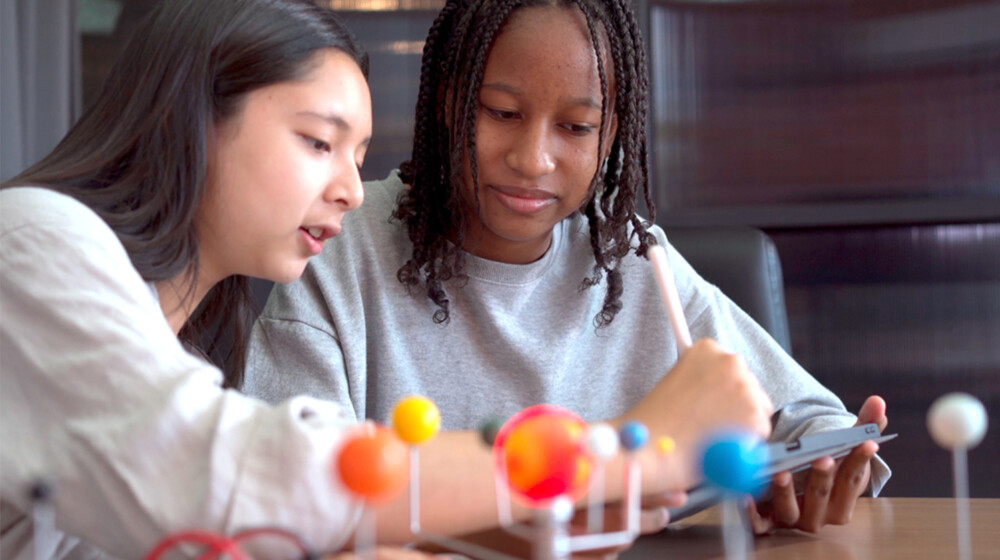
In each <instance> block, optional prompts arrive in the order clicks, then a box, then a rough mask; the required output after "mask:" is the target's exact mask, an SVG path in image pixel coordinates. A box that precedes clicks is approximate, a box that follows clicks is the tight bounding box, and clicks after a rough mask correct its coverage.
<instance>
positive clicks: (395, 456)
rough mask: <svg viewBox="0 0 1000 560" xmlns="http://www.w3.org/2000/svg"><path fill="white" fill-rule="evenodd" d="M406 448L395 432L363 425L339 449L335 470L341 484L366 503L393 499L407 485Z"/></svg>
mask: <svg viewBox="0 0 1000 560" xmlns="http://www.w3.org/2000/svg"><path fill="white" fill-rule="evenodd" d="M409 466H410V461H409V449H408V447H407V446H406V444H404V443H403V442H402V440H400V439H399V437H398V436H397V435H396V433H395V432H393V431H392V430H389V429H388V428H385V427H382V426H375V427H374V428H372V427H370V426H366V427H365V428H364V429H361V430H359V431H358V433H357V434H356V435H354V436H353V437H352V438H351V439H350V440H349V441H348V442H347V443H346V444H345V445H344V447H343V449H341V450H340V457H338V459H337V469H338V471H339V473H340V479H341V480H342V481H343V482H344V485H346V486H347V488H348V489H350V490H351V492H353V493H354V494H356V495H357V496H359V497H361V498H364V499H365V500H367V501H369V502H382V501H385V500H388V499H391V498H393V497H394V496H396V495H397V494H399V492H400V491H402V490H403V488H405V487H406V481H407V477H408V475H409Z"/></svg>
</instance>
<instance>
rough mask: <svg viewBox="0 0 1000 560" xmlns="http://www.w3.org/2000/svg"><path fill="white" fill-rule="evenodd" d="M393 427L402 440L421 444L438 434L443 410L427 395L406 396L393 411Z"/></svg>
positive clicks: (412, 443)
mask: <svg viewBox="0 0 1000 560" xmlns="http://www.w3.org/2000/svg"><path fill="white" fill-rule="evenodd" d="M392 427H393V428H394V429H395V430H396V433H397V434H398V435H399V438H400V439H401V440H403V441H405V442H407V443H409V444H411V445H419V444H421V443H424V442H425V441H427V440H429V439H431V438H432V437H434V435H435V434H437V432H438V430H439V429H440V428H441V412H440V411H439V410H438V407H437V405H435V404H434V402H433V401H431V400H430V399H428V398H427V397H423V396H419V395H414V396H410V397H406V398H404V399H403V400H401V401H399V404H397V405H396V409H395V410H393V411H392Z"/></svg>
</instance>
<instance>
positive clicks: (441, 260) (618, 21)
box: [393, 0, 655, 327]
mask: <svg viewBox="0 0 1000 560" xmlns="http://www.w3.org/2000/svg"><path fill="white" fill-rule="evenodd" d="M532 6H559V7H565V8H574V7H575V8H576V9H578V10H579V11H580V12H582V14H583V16H584V17H585V19H586V22H587V30H588V31H589V35H590V40H591V44H592V45H593V48H594V53H595V55H596V57H597V66H598V75H599V78H600V82H601V91H602V92H604V94H603V95H602V100H601V127H600V130H602V131H603V130H605V127H606V125H607V123H608V122H609V121H610V119H611V115H610V113H609V112H610V111H614V115H615V116H616V117H617V119H618V129H617V134H616V135H615V137H614V138H612V139H610V141H611V146H610V149H607V148H608V147H606V146H604V142H605V139H604V135H603V134H602V135H600V140H599V145H598V151H597V153H598V154H603V153H609V154H610V156H609V157H608V158H607V160H606V161H605V163H604V165H603V166H598V170H597V172H596V173H595V176H594V178H593V180H592V182H591V185H590V192H591V194H590V196H589V198H588V200H587V202H586V204H585V205H584V207H583V209H582V210H581V211H582V212H583V213H584V214H585V215H586V217H587V221H588V225H589V233H590V245H591V248H592V249H593V252H594V259H595V262H594V266H593V269H592V273H591V275H590V276H589V277H587V278H584V279H583V280H582V282H581V286H580V287H581V289H589V288H591V287H593V286H596V285H598V284H600V283H601V280H602V279H603V278H604V277H605V276H606V277H607V291H606V294H605V298H604V304H603V307H602V309H601V310H600V311H599V312H598V314H597V316H595V317H594V322H595V324H596V325H597V327H603V326H606V325H608V324H609V323H611V321H613V320H614V318H615V315H617V313H618V311H620V310H621V307H622V305H621V294H622V289H623V287H622V277H621V272H619V270H618V266H619V264H620V262H621V260H622V258H624V257H625V256H626V255H627V254H628V253H629V252H630V251H631V250H633V247H632V241H633V239H635V240H636V241H637V243H636V246H635V248H634V250H635V252H636V254H637V255H639V256H643V255H645V253H646V248H647V247H648V245H649V244H650V243H653V241H651V234H650V233H649V232H648V230H647V227H648V225H649V222H646V221H644V220H641V219H640V218H639V217H638V216H637V215H636V212H635V210H636V201H637V195H638V192H639V190H641V191H642V195H643V197H644V199H645V203H646V206H647V207H648V208H649V212H650V218H651V219H652V218H654V217H655V214H654V212H655V209H654V206H653V201H652V198H651V196H650V192H649V181H648V177H649V169H648V163H647V146H646V128H645V126H646V116H647V114H648V112H649V110H648V108H649V101H648V96H647V91H648V89H649V87H648V86H649V77H648V74H647V69H646V54H645V47H644V46H643V41H642V36H641V34H640V31H639V26H638V24H637V23H636V18H635V14H634V13H633V12H632V8H631V3H630V0H448V2H447V3H446V4H445V6H444V8H443V9H442V10H441V12H440V14H438V17H437V19H436V20H435V21H434V24H433V25H432V26H431V29H430V32H429V33H428V36H427V41H426V43H425V44H424V52H423V60H422V65H421V71H420V91H419V96H418V98H417V111H416V119H415V123H414V126H415V129H414V142H413V154H412V156H411V158H410V160H409V161H406V162H403V163H402V164H401V165H400V178H401V179H402V180H403V182H404V183H406V184H408V185H410V188H409V189H407V190H405V191H404V192H403V193H401V194H400V196H399V199H398V201H397V206H396V209H395V211H394V212H393V217H394V218H395V219H397V220H399V221H400V222H402V223H403V224H404V225H405V227H406V230H407V233H408V235H409V238H410V241H411V242H412V244H413V253H412V255H411V257H410V259H409V260H408V261H407V262H406V263H405V264H404V265H403V266H402V267H401V268H400V269H399V271H398V272H397V278H398V279H399V281H400V282H401V283H402V284H403V285H405V286H407V287H408V288H410V289H415V288H416V287H417V286H420V285H421V284H423V285H424V286H425V288H426V293H427V297H428V298H430V299H431V301H433V303H434V304H436V306H437V310H435V312H434V315H433V319H434V322H436V323H446V322H447V321H448V320H449V300H448V296H447V293H446V292H445V290H444V287H443V284H444V282H447V281H448V280H450V279H452V278H457V279H464V278H465V276H464V274H463V272H462V269H463V264H464V258H463V252H462V247H463V241H464V232H465V226H466V218H465V217H464V215H463V212H462V211H461V202H460V194H459V186H460V185H461V184H462V181H463V157H464V154H468V160H469V161H468V163H469V169H470V171H471V177H472V181H473V183H474V188H475V193H476V196H477V197H478V193H479V184H478V172H477V161H476V142H475V126H476V117H477V113H478V108H479V101H478V96H479V89H480V86H481V84H482V79H483V71H484V68H485V66H486V59H487V57H488V55H489V50H490V47H491V45H492V44H493V42H494V40H495V39H496V37H497V35H498V34H499V33H501V32H502V29H503V26H504V24H505V23H506V22H507V20H508V19H509V18H510V16H511V14H512V13H514V12H515V11H517V10H519V9H521V8H526V7H532ZM455 53H460V54H459V55H457V56H456V55H455ZM605 55H609V56H610V59H611V60H610V61H611V63H612V66H613V69H614V83H615V84H616V91H615V92H614V96H613V97H614V99H615V103H614V106H609V94H608V83H609V80H608V76H607V74H606V67H607V61H606V60H604V58H605ZM446 107H447V108H450V109H446ZM446 111H447V112H448V115H446ZM449 121H450V123H451V124H452V126H450V127H449ZM630 226H631V227H630Z"/></svg>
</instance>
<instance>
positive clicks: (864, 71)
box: [0, 0, 1000, 497]
mask: <svg viewBox="0 0 1000 560" xmlns="http://www.w3.org/2000/svg"><path fill="white" fill-rule="evenodd" d="M330 3H331V4H332V5H333V6H334V7H335V8H338V9H339V10H341V12H342V14H343V16H344V18H345V19H346V20H347V22H348V24H349V25H350V26H351V27H352V28H353V29H354V30H355V32H356V33H357V34H358V36H359V37H361V39H362V41H363V42H364V43H365V44H366V45H367V47H368V49H369V51H370V53H371V56H372V76H371V87H372V93H373V98H374V99H373V103H374V105H373V108H374V113H375V121H374V122H375V131H374V139H373V144H372V147H371V150H370V151H369V155H368V158H367V160H366V163H365V168H364V171H363V175H364V177H365V178H366V179H376V178H381V177H384V176H385V175H386V174H387V173H388V172H389V171H390V170H392V169H393V168H395V167H396V166H397V165H398V164H399V163H400V162H401V161H403V160H405V159H407V158H408V157H409V149H410V141H411V138H412V132H413V131H412V126H413V124H412V113H413V108H414V104H415V102H416V92H417V83H418V79H419V69H420V53H421V49H422V47H423V39H424V36H425V34H426V32H427V29H428V28H429V27H430V24H431V22H432V21H433V19H434V16H435V15H436V12H437V10H438V9H439V8H440V7H441V5H442V4H443V2H442V1H441V0H330ZM151 4H152V2H150V1H149V0H3V1H2V2H0V7H2V16H3V17H2V23H0V30H2V55H0V57H2V58H0V61H2V68H0V78H2V80H0V83H2V86H0V93H2V98H0V101H2V102H0V117H2V122H3V126H2V129H3V132H2V140H3V143H2V148H3V149H2V155H3V160H2V163H3V166H2V169H0V172H2V178H8V177H10V176H12V175H14V174H15V173H16V172H18V171H20V170H21V169H23V168H24V167H25V166H27V165H28V164H30V163H33V162H34V161H36V160H37V159H39V158H40V157H41V156H42V155H44V154H45V153H47V152H48V151H49V150H50V149H51V148H52V147H53V146H54V145H55V142H57V141H58V139H59V138H61V136H62V135H63V134H64V133H65V131H66V129H67V128H68V126H69V125H70V124H71V123H72V122H73V121H74V120H75V119H76V118H77V117H78V116H79V115H80V113H81V111H82V110H84V108H85V107H86V106H87V104H88V102H89V101H90V100H92V99H93V98H94V96H95V95H96V94H97V93H98V92H99V91H100V87H101V83H102V81H103V79H104V77H105V76H106V74H107V72H108V70H109V68H110V66H111V64H112V63H113V61H114V59H115V57H116V56H117V54H118V53H119V52H120V51H121V49H122V48H123V45H124V43H125V41H126V40H127V38H128V36H129V33H130V32H131V30H132V29H133V28H134V26H135V23H136V22H137V20H138V19H140V18H141V17H142V16H143V15H144V14H145V13H146V12H147V11H148V10H149V8H150V5H151ZM635 6H636V10H637V12H638V14H639V16H640V20H641V24H642V27H643V31H644V33H645V37H646V43H647V48H648V51H649V64H650V73H651V78H652V79H651V88H652V96H653V99H652V115H651V122H650V123H649V131H650V142H651V147H652V150H651V158H652V161H651V168H652V173H653V180H652V186H653V189H654V192H655V200H656V205H657V222H658V223H659V224H661V225H671V226H704V225H748V226H753V227H757V228H760V229H762V230H764V231H765V232H766V233H768V234H769V235H770V236H771V238H772V239H773V240H774V242H775V243H776V245H777V247H778V251H779V254H780V257H781V262H782V266H783V268H784V282H785V292H786V293H785V296H786V301H787V306H788V315H789V325H790V329H791V341H792V354H793V356H794V357H795V358H796V359H797V360H798V361H799V362H800V363H802V364H803V365H804V366H805V367H806V369H808V370H809V371H810V372H812V374H813V375H815V376H816V377H817V378H818V379H819V380H820V381H821V382H823V383H824V384H826V385H827V386H828V387H830V388H831V389H832V390H833V391H835V392H836V393H837V394H838V395H840V396H841V398H843V400H844V402H845V404H846V405H847V407H848V408H850V409H853V410H856V409H857V408H858V407H859V406H860V405H861V403H862V402H863V400H864V398H865V397H866V396H867V395H869V394H880V395H882V396H884V397H885V398H886V400H887V401H888V403H889V418H890V425H889V431H892V432H898V433H899V434H900V437H899V438H898V439H896V440H894V441H892V442H891V443H887V444H886V445H885V446H884V447H883V449H882V455H883V456H884V457H885V458H886V460H887V461H888V462H889V464H890V465H891V466H892V467H893V470H894V475H893V478H892V480H891V481H890V482H889V484H888V485H887V486H886V488H885V490H884V495H889V496H946V495H950V494H951V492H952V490H951V464H950V456H949V454H948V453H946V452H944V451H943V450H941V449H940V448H938V447H937V446H936V445H935V444H934V443H933V442H932V441H931V439H930V437H929V436H928V435H927V430H926V428H925V426H924V418H925V414H926V411H927V408H928V407H929V406H930V404H931V402H932V401H933V400H934V399H935V398H936V397H938V396H939V395H941V394H943V393H946V392H950V391H956V390H962V391H967V392H969V393H972V394H973V395H975V396H977V397H978V398H979V399H980V400H982V401H983V402H984V404H985V405H986V407H987V411H988V413H989V415H990V417H991V419H992V422H991V427H992V429H991V431H990V432H988V433H987V436H986V439H985V440H984V441H983V443H982V444H980V446H979V447H978V448H976V449H974V450H972V451H971V452H970V454H969V463H970V467H971V481H970V483H971V489H972V495H973V496H974V497H1000V477H998V476H997V475H996V474H995V473H996V469H997V465H998V464H1000V427H998V423H997V419H1000V1H996V0H989V1H987V0H769V1H764V0H761V1H754V0H744V1H740V0H728V1H727V0H687V1H672V0H636V1H635ZM257 287H258V289H259V291H260V294H261V296H262V297H263V296H264V295H266V291H267V289H268V288H269V286H267V285H266V284H260V285H258V286H257Z"/></svg>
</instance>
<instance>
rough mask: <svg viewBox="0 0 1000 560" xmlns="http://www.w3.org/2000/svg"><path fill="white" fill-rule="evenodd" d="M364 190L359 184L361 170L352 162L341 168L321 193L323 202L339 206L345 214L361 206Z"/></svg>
mask: <svg viewBox="0 0 1000 560" xmlns="http://www.w3.org/2000/svg"><path fill="white" fill-rule="evenodd" d="M364 199H365V190H364V187H363V186H362V184H361V170H360V169H358V167H357V166H356V165H355V164H354V162H353V161H351V162H348V163H347V164H346V165H343V166H341V169H340V171H339V172H338V173H335V174H334V176H333V178H332V179H331V181H330V184H329V185H328V186H327V188H326V191H324V193H323V200H324V201H325V202H328V203H330V204H336V205H337V206H340V207H341V208H342V209H343V210H344V211H345V212H348V211H351V210H354V209H356V208H358V207H359V206H361V203H362V202H363V201H364Z"/></svg>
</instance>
